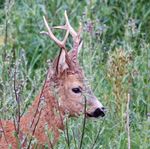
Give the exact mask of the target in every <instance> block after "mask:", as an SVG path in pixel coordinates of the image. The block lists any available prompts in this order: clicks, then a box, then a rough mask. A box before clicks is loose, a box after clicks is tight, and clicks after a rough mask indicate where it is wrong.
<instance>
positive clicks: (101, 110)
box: [93, 107, 105, 118]
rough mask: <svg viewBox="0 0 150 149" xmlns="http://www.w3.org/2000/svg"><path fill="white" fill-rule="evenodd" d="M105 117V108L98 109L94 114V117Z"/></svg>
mask: <svg viewBox="0 0 150 149" xmlns="http://www.w3.org/2000/svg"><path fill="white" fill-rule="evenodd" d="M99 116H101V117H104V116H105V108H104V107H102V108H97V109H96V110H95V111H94V112H93V117H96V118H97V117H99Z"/></svg>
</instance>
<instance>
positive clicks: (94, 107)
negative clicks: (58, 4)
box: [42, 11, 105, 118]
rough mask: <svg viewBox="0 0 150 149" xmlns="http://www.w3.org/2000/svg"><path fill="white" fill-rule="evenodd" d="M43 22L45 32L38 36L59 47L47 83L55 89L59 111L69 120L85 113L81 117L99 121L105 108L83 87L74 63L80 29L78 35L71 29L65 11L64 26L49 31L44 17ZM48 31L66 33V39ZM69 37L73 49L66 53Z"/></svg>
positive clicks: (83, 82)
mask: <svg viewBox="0 0 150 149" xmlns="http://www.w3.org/2000/svg"><path fill="white" fill-rule="evenodd" d="M43 19H44V24H45V26H46V28H47V32H45V31H43V32H42V33H43V34H46V35H48V36H49V37H50V38H51V39H52V40H54V41H55V43H56V44H57V45H58V46H59V47H60V54H59V56H58V57H57V58H56V59H55V61H54V63H53V69H52V70H53V71H52V75H51V80H52V82H54V84H55V88H57V91H58V95H59V97H60V101H59V105H60V107H61V109H62V110H63V112H64V113H67V114H69V115H70V116H76V115H80V114H81V113H84V112H86V113H85V114H86V115H87V116H88V117H96V118H97V117H103V116H104V115H105V108H104V107H103V105H102V104H101V103H100V101H99V100H98V99H97V98H96V97H95V96H94V94H93V92H92V90H91V89H90V87H89V86H88V85H87V84H86V81H85V77H84V73H83V70H82V68H81V67H80V65H79V63H78V58H77V56H78V52H79V50H80V49H81V47H82V39H81V36H80V34H81V27H80V28H79V30H78V32H76V31H75V30H74V29H73V28H72V26H71V25H70V23H69V20H68V16H67V13H66V11H65V20H66V24H65V25H64V26H55V27H49V25H48V23H47V21H46V19H45V17H43ZM52 28H53V29H63V30H66V35H65V37H64V39H63V40H62V41H60V40H58V39H57V38H56V37H55V36H54V34H53V33H52ZM69 34H71V36H72V38H73V49H72V50H71V51H70V52H68V50H67V48H66V41H67V38H68V35H69ZM85 104H86V105H87V106H86V107H87V108H86V111H85V110H84V109H85Z"/></svg>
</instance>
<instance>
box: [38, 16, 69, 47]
mask: <svg viewBox="0 0 150 149" xmlns="http://www.w3.org/2000/svg"><path fill="white" fill-rule="evenodd" d="M43 20H44V24H45V26H46V28H47V30H48V32H41V33H43V34H46V35H48V36H49V37H50V38H51V39H52V40H54V41H55V42H56V44H57V45H58V46H59V47H60V48H64V49H65V44H66V40H67V38H68V35H69V30H67V31H66V35H65V37H64V39H63V41H60V40H58V39H57V38H56V37H55V36H54V34H53V32H52V30H51V28H50V27H49V25H48V23H47V21H46V18H45V17H44V16H43ZM60 27H61V29H62V28H63V26H60ZM54 28H55V27H54Z"/></svg>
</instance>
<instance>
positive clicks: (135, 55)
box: [0, 0, 150, 149]
mask: <svg viewBox="0 0 150 149" xmlns="http://www.w3.org/2000/svg"><path fill="white" fill-rule="evenodd" d="M149 8H150V3H149V2H148V1H144V0H142V1H140V0H132V1H127V0H125V1H107V0H106V1H98V0H93V1H90V0H86V1H80V0H72V1H70V0H64V1H61V0H51V1H50V0H49V1H46V0H45V1H42V0H36V1H33V0H22V1H19V0H16V1H14V0H5V1H0V119H13V118H15V117H16V116H17V112H18V111H17V106H18V104H17V101H16V100H15V99H16V97H15V96H16V95H15V91H16V92H17V93H18V94H17V96H18V98H19V99H20V106H21V111H20V112H21V113H22V114H23V113H25V112H26V110H27V109H28V107H29V106H30V105H31V103H32V101H33V100H34V98H35V96H36V95H37V94H38V92H39V91H40V89H41V87H42V84H43V82H44V78H45V76H46V72H47V68H48V65H47V60H49V59H50V61H51V60H53V58H54V57H55V56H56V55H57V54H58V52H59V49H58V47H57V46H56V45H55V44H54V43H53V42H51V41H49V39H48V38H47V37H45V36H42V35H40V31H42V30H44V23H43V19H42V16H43V15H45V16H47V17H48V18H49V22H50V25H56V24H57V25H58V24H63V23H64V18H63V14H64V10H67V12H68V16H69V19H70V21H71V24H72V26H75V28H78V26H79V22H81V23H82V25H83V35H82V37H83V41H84V44H83V48H82V50H81V52H80V57H79V59H80V64H81V65H82V67H83V68H84V71H85V74H86V77H87V78H88V80H89V82H90V84H91V86H92V88H93V90H94V92H95V95H96V96H97V97H98V98H99V99H100V101H101V102H102V103H103V105H105V107H107V114H106V117H105V118H103V119H98V120H93V119H86V124H85V130H84V131H85V132H84V136H83V142H82V146H81V145H80V143H81V142H80V141H81V136H82V133H83V117H84V116H81V117H79V118H78V119H77V118H71V119H67V120H66V121H67V129H66V130H65V132H62V135H61V137H60V139H59V142H58V143H57V145H56V146H55V148H61V149H62V148H71V149H78V148H83V149H117V148H118V149H126V148H129V146H128V145H129V144H128V137H129V136H128V134H127V125H126V124H127V102H128V95H130V102H129V120H130V121H129V126H128V127H129V128H130V141H131V148H132V149H148V148H150V130H149V127H150V120H149V119H150V117H148V114H149V113H150V109H149V108H150V106H149V103H150V44H149V42H150V23H149V22H150V9H149ZM55 34H57V35H58V37H59V36H60V37H61V36H62V35H61V33H59V32H56V33H55ZM71 42H72V41H71V40H69V42H68V45H67V46H68V48H70V47H71V46H70V45H71ZM14 84H15V85H14ZM67 132H68V139H69V145H68V143H67V142H66V140H65V138H66V134H67Z"/></svg>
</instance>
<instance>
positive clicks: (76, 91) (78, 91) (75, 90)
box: [72, 87, 81, 93]
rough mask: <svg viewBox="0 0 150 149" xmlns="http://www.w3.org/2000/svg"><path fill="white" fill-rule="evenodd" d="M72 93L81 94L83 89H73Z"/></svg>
mask: <svg viewBox="0 0 150 149" xmlns="http://www.w3.org/2000/svg"><path fill="white" fill-rule="evenodd" d="M72 91H73V92H74V93H81V89H80V88H79V87H77V88H73V89H72Z"/></svg>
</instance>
